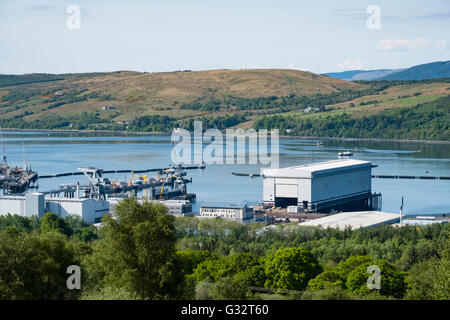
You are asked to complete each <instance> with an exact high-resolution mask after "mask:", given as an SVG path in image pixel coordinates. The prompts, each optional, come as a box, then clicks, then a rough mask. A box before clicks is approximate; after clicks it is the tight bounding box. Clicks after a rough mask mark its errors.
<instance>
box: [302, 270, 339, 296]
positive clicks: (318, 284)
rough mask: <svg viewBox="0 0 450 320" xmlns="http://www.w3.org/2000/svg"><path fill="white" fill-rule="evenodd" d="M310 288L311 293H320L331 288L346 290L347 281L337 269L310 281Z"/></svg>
mask: <svg viewBox="0 0 450 320" xmlns="http://www.w3.org/2000/svg"><path fill="white" fill-rule="evenodd" d="M308 288H309V289H310V290H311V291H319V290H324V289H329V288H342V289H344V288H345V280H344V279H342V276H341V274H340V273H339V272H338V271H337V270H336V269H331V270H327V271H324V272H322V273H321V274H319V275H318V276H317V277H315V278H314V279H311V280H309V282H308Z"/></svg>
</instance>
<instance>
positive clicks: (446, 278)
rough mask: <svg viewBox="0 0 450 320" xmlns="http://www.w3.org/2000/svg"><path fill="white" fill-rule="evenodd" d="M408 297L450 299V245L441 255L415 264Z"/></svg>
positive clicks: (409, 282)
mask: <svg viewBox="0 0 450 320" xmlns="http://www.w3.org/2000/svg"><path fill="white" fill-rule="evenodd" d="M407 283H408V293H407V295H406V298H408V299H414V300H416V299H417V300H450V246H449V243H448V241H447V244H446V248H445V249H441V250H440V252H439V257H432V258H431V259H430V260H427V261H424V262H421V263H419V264H417V265H415V266H414V267H413V268H412V269H411V270H410V272H409V276H408V279H407Z"/></svg>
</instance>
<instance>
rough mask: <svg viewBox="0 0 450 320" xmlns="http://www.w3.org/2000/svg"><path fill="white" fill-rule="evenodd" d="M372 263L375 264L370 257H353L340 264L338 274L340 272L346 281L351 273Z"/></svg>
mask: <svg viewBox="0 0 450 320" xmlns="http://www.w3.org/2000/svg"><path fill="white" fill-rule="evenodd" d="M371 262H373V260H372V258H371V257H369V256H352V257H349V258H348V259H347V260H345V261H341V262H339V265H338V268H337V272H339V274H340V276H341V279H343V280H344V281H346V280H347V277H348V275H349V274H350V272H352V271H353V270H355V269H356V268H357V267H359V266H360V265H362V264H367V263H371Z"/></svg>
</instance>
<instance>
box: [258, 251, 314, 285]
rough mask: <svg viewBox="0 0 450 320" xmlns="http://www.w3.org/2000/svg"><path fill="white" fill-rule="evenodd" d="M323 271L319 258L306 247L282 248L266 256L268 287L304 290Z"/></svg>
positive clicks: (266, 283)
mask: <svg viewBox="0 0 450 320" xmlns="http://www.w3.org/2000/svg"><path fill="white" fill-rule="evenodd" d="M321 272H322V267H321V266H320V264H319V262H318V261H317V259H316V258H315V257H314V256H313V255H312V253H311V252H310V251H309V250H307V249H305V248H288V249H280V250H278V251H276V252H275V253H274V254H273V255H270V256H268V257H266V262H265V273H266V277H267V280H266V282H265V286H266V287H267V288H277V289H288V290H304V289H305V288H306V286H307V285H308V281H309V280H311V279H313V278H315V277H316V276H317V275H318V274H319V273H321Z"/></svg>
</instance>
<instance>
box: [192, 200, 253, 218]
mask: <svg viewBox="0 0 450 320" xmlns="http://www.w3.org/2000/svg"><path fill="white" fill-rule="evenodd" d="M200 217H202V218H217V217H220V218H223V219H229V220H234V221H240V222H244V221H247V220H251V219H253V208H250V207H248V206H247V204H223V205H220V204H213V205H202V206H200Z"/></svg>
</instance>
